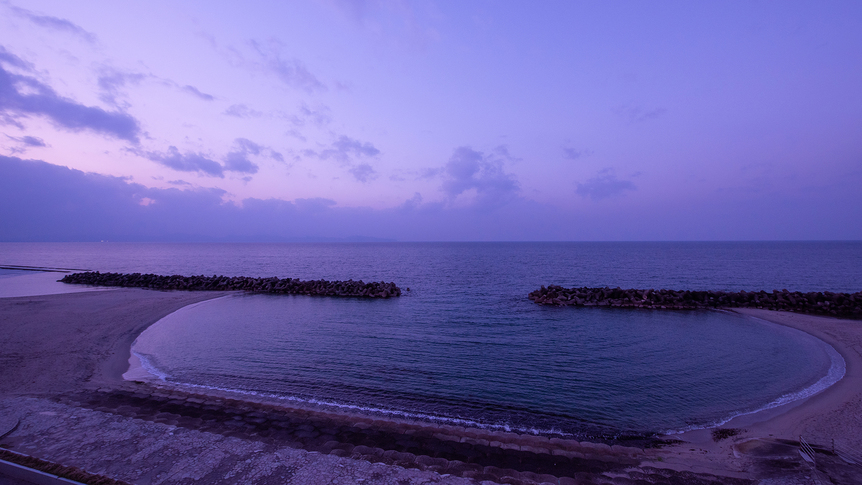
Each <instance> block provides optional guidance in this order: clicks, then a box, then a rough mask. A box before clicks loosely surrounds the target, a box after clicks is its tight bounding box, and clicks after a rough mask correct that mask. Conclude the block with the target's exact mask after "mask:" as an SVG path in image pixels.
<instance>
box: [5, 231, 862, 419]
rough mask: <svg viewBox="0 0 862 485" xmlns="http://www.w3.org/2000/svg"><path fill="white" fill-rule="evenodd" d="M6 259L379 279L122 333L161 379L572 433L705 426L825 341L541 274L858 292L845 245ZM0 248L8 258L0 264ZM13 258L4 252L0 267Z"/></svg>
mask: <svg viewBox="0 0 862 485" xmlns="http://www.w3.org/2000/svg"><path fill="white" fill-rule="evenodd" d="M0 249H2V250H4V251H5V254H4V259H6V261H0V262H2V263H5V264H31V265H45V266H60V267H85V268H91V269H97V270H101V271H123V272H132V271H139V272H153V273H162V274H171V273H178V274H207V275H212V274H225V275H247V276H278V277H282V278H283V277H295V278H296V277H298V278H302V279H318V278H325V279H348V278H352V279H365V280H366V281H370V280H376V281H380V280H385V281H395V282H396V283H397V284H398V285H399V286H401V287H402V288H407V287H409V288H410V291H409V292H405V295H404V296H403V297H401V298H397V299H390V300H365V299H333V298H315V297H301V296H268V295H247V296H234V297H228V298H223V299H219V300H214V301H210V302H205V303H202V304H199V305H195V306H193V307H187V308H185V309H182V310H180V311H179V312H176V313H175V314H172V315H171V316H169V317H168V318H166V319H164V320H162V321H161V322H159V323H157V324H156V325H154V326H152V327H150V329H148V330H147V331H145V332H144V334H142V335H141V337H140V338H139V339H138V342H137V343H136V344H135V347H134V350H135V351H136V352H138V353H140V354H141V355H143V356H144V357H145V358H146V359H147V360H148V361H149V362H150V363H151V364H152V365H154V366H155V368H156V369H157V371H159V372H162V373H164V374H165V375H166V376H167V378H168V379H170V380H174V381H178V382H184V383H191V384H198V385H207V386H213V387H226V388H233V389H243V390H248V391H255V392H267V393H275V394H279V395H282V396H285V397H289V398H295V399H306V400H312V401H326V402H329V403H332V404H337V405H340V406H358V407H362V408H373V409H377V410H384V411H386V412H395V413H409V414H413V415H419V416H424V417H426V418H429V419H456V420H457V419H460V420H467V421H475V422H478V423H482V424H484V425H505V426H509V427H513V428H525V429H530V428H534V429H541V430H551V429H553V430H556V431H562V432H573V433H581V434H590V433H602V434H614V433H617V432H621V431H622V432H636V433H641V432H653V431H664V430H670V429H683V428H686V427H688V426H692V425H694V426H697V425H707V424H710V423H714V422H717V421H721V420H723V419H726V418H727V417H729V416H731V415H733V414H735V413H738V412H742V411H751V410H755V409H758V408H761V407H763V406H766V405H768V404H769V403H770V402H773V401H775V400H776V399H780V398H781V397H782V396H786V395H788V394H792V393H794V392H797V391H800V390H803V389H805V388H807V387H809V386H811V385H812V384H814V383H815V382H817V381H818V380H819V379H820V378H822V377H823V376H824V375H825V374H826V372H827V369H829V368H830V366H831V365H832V364H833V360H832V359H831V357H830V355H829V353H828V350H829V349H828V348H826V347H825V346H824V345H823V344H822V343H820V342H819V341H816V340H814V339H812V338H810V337H807V336H805V335H804V334H800V333H799V332H796V331H792V330H789V329H786V328H783V327H779V326H774V325H768V324H763V323H761V322H756V321H754V320H751V319H747V318H742V317H738V316H735V315H730V314H723V313H720V312H711V311H700V312H697V311H689V312H660V311H651V310H623V309H597V308H581V309H576V308H550V307H542V306H538V305H535V304H533V303H532V302H530V301H529V300H527V298H526V295H527V294H528V293H529V292H530V291H532V290H534V289H536V288H538V287H539V286H540V285H543V284H545V285H547V284H560V285H563V286H605V285H607V286H611V287H615V286H621V287H623V288H628V287H633V288H673V289H713V290H741V289H745V290H762V289H763V290H767V291H771V290H772V289H783V288H787V289H789V290H799V291H812V290H818V291H821V290H830V291H859V289H862V244H860V243H464V244H459V243H436V244H411V243H380V244H378V243H365V244H102V245H100V244H90V245H87V244H81V245H74V244H67V245H63V244H60V245H29V246H28V245H17V246H16V245H9V244H6V245H0ZM10 255H11V257H9V256H10ZM9 259H11V260H9Z"/></svg>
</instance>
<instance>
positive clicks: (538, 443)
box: [0, 289, 862, 483]
mask: <svg viewBox="0 0 862 485" xmlns="http://www.w3.org/2000/svg"><path fill="white" fill-rule="evenodd" d="M223 295H224V293H216V294H206V293H182V292H161V291H147V290H141V289H118V290H115V291H111V292H86V293H77V294H66V295H49V296H34V297H20V298H3V299H0V330H2V333H0V339H2V341H0V342H2V345H3V346H4V347H5V348H7V349H14V354H11V358H12V360H8V359H7V361H6V362H4V364H5V366H4V379H2V380H0V411H3V412H10V411H11V412H13V413H18V414H19V415H20V416H21V418H22V422H23V423H24V424H25V425H24V426H21V427H20V428H19V430H18V431H16V432H15V433H13V434H12V435H11V436H9V437H7V438H5V439H4V441H3V444H4V446H5V445H7V444H9V443H11V446H16V447H24V448H23V449H27V450H30V454H32V455H34V456H39V457H41V458H45V459H52V458H53V459H55V460H58V461H61V462H63V463H64V464H66V463H67V464H70V465H75V466H80V467H82V468H85V469H89V470H95V471H99V472H100V473H102V472H104V474H106V475H108V476H116V477H119V478H123V479H126V480H131V481H138V480H140V477H141V476H142V475H135V473H147V470H150V469H151V468H152V466H153V465H152V463H158V462H159V460H165V461H167V462H172V461H171V460H173V461H174V462H175V461H176V460H178V459H185V458H183V457H194V456H197V451H195V450H196V449H197V448H194V447H191V448H189V445H188V443H193V442H197V441H196V440H201V439H206V440H211V439H215V438H211V437H215V436H220V435H218V433H219V432H222V433H228V435H229V436H231V439H236V440H239V441H230V442H225V443H233V444H230V445H229V446H230V447H233V448H231V449H235V448H236V446H238V445H237V443H257V442H259V440H261V439H264V438H261V437H260V436H259V433H267V432H268V431H266V428H259V427H256V426H258V425H257V424H255V423H256V421H255V420H258V419H267V418H266V417H264V418H260V417H259V416H260V414H261V413H265V412H272V411H267V409H273V408H268V407H267V406H268V405H266V404H260V402H261V401H260V400H257V399H247V400H244V401H233V402H234V403H237V404H232V405H235V406H248V407H249V409H248V410H247V411H243V413H245V414H244V416H245V418H244V419H247V421H243V422H244V423H245V424H244V426H248V429H249V430H250V431H249V432H248V433H247V434H242V433H240V434H235V433H236V432H234V431H218V428H216V429H215V431H213V432H214V433H216V434H206V433H204V434H205V435H206V436H204V435H202V434H201V433H200V432H197V431H195V430H196V429H198V428H199V427H200V426H202V425H201V424H196V423H201V421H200V419H201V418H199V417H194V414H191V415H176V414H171V413H173V412H174V411H170V412H167V413H164V412H160V411H159V410H158V407H156V408H154V409H156V410H155V411H149V412H150V413H151V414H149V415H144V416H145V417H144V418H143V420H141V419H130V418H135V415H129V414H124V413H125V412H126V411H125V410H127V409H129V403H131V404H135V403H143V404H142V405H150V406H156V405H157V403H158V402H160V401H157V400H153V399H155V398H154V396H156V394H157V393H161V394H162V395H163V396H164V397H163V398H160V399H163V401H161V402H164V403H166V405H170V406H180V407H182V406H185V407H182V409H188V410H189V411H180V408H176V409H177V411H178V412H181V413H183V412H190V413H194V412H197V413H201V412H202V411H200V410H199V411H194V410H193V407H194V406H201V404H198V403H201V402H204V401H202V399H207V398H206V397H200V396H197V397H195V396H188V395H186V396H182V395H180V394H177V393H174V392H173V391H170V390H167V391H159V390H158V389H156V390H154V391H153V390H148V389H151V388H150V387H149V386H145V385H136V384H132V383H129V382H128V381H124V380H123V379H122V374H123V373H124V371H126V370H127V369H128V358H129V356H130V355H131V352H130V351H131V345H132V343H133V342H134V340H135V339H136V338H137V336H138V335H139V334H140V333H141V332H142V331H143V330H144V329H146V328H147V327H149V326H150V325H152V324H153V323H155V322H156V321H158V320H160V319H161V318H163V317H164V316H165V315H167V314H170V313H172V312H173V311H176V310H178V309H180V308H183V307H185V306H187V305H189V304H193V303H196V302H200V301H203V300H208V299H211V298H215V297H218V296H223ZM736 311H737V312H740V313H744V314H750V315H752V316H755V317H758V318H762V319H764V320H768V321H771V322H773V323H779V324H782V325H787V326H791V327H794V328H797V329H799V330H802V331H805V332H806V333H809V334H811V335H813V336H814V337H816V338H819V339H820V340H823V341H825V342H826V343H828V344H830V345H831V346H832V347H833V348H835V349H836V351H838V352H839V353H840V354H841V355H842V357H843V358H844V359H845V362H846V373H845V377H844V378H843V379H841V380H840V381H838V382H837V383H836V384H834V385H832V386H830V387H829V388H827V389H825V390H824V391H823V392H820V393H818V394H816V395H814V396H810V397H807V398H805V399H802V400H800V401H796V402H794V403H790V404H787V405H784V406H780V407H778V408H774V409H770V410H767V411H764V412H761V413H756V414H754V415H749V416H740V417H738V418H735V419H734V420H732V421H731V422H728V423H726V425H725V426H726V427H730V426H732V427H738V428H740V431H739V433H738V434H737V435H736V436H733V437H732V438H731V439H722V440H718V441H716V440H715V439H714V437H713V436H712V430H709V429H705V430H696V431H691V432H689V433H685V434H683V435H675V436H674V437H673V438H674V439H681V440H683V443H681V444H679V445H676V446H667V447H665V448H660V449H646V450H637V449H633V448H624V447H623V448H621V447H617V446H613V447H608V446H607V445H601V444H590V443H586V442H582V443H578V442H574V441H567V440H559V439H551V440H548V438H544V437H532V436H523V435H515V434H513V433H500V432H484V433H482V434H477V433H475V432H474V431H473V430H471V429H467V428H463V427H457V426H432V427H427V426H426V427H424V428H422V429H423V430H424V431H422V432H423V433H431V434H429V435H428V436H429V438H428V439H429V440H431V438H430V436H431V435H432V434H433V435H434V436H435V438H433V439H434V440H437V441H433V440H432V441H433V442H434V443H442V445H441V446H453V445H452V444H454V445H457V446H461V447H467V446H469V447H473V446H476V447H480V448H481V449H482V450H490V451H488V453H496V455H493V456H499V457H501V458H500V459H502V457H504V456H508V455H506V453H508V452H512V453H520V454H519V455H518V456H520V457H522V458H523V459H526V460H528V461H529V460H536V461H535V463H550V462H547V461H543V460H547V458H543V457H551V456H553V457H561V458H559V459H563V458H565V459H566V460H571V463H573V465H572V466H580V465H576V464H577V463H584V464H601V463H605V464H606V465H602V466H607V467H611V468H613V470H616V471H615V472H614V473H624V470H627V469H634V470H640V471H644V470H646V471H649V470H655V469H664V470H676V471H678V472H680V473H683V474H684V473H696V474H697V473H700V474H703V473H706V474H710V475H712V476H715V475H718V476H721V477H735V478H746V479H751V478H758V477H768V476H777V475H775V474H781V473H788V472H787V470H786V469H775V468H772V469H770V468H763V467H764V466H766V465H768V463H767V462H764V461H763V460H764V458H763V457H761V456H757V455H756V454H746V451H745V450H747V449H748V448H746V447H745V446H748V445H749V444H750V443H751V442H754V441H758V440H759V441H765V440H785V441H792V440H795V439H798V436H799V435H804V436H805V437H806V438H807V439H808V440H809V441H810V442H811V443H812V444H813V445H818V444H819V445H821V446H828V444H829V443H830V440H831V439H832V438H837V439H839V440H843V442H844V443H846V445H847V446H848V447H850V448H855V449H860V445H862V442H860V441H862V434H860V433H858V430H859V429H862V374H860V371H862V324H860V322H858V321H850V320H838V319H833V318H826V317H816V316H811V315H800V314H794V313H779V312H770V311H765V310H744V311H740V310H736ZM46 335H48V336H50V338H45V336H46ZM97 387H101V388H102V389H103V390H104V391H105V393H106V394H105V396H106V398H105V399H107V400H106V401H104V402H103V403H102V406H101V407H94V408H87V406H88V404H87V402H88V401H87V400H88V399H91V398H92V397H93V396H94V395H95V394H100V393H97V392H94V391H91V390H88V389H94V388H97ZM111 389H129V391H127V392H126V394H124V395H116V394H115V393H113V391H111ZM70 395H81V396H83V397H82V399H83V401H80V402H72V401H68V400H67V401H63V399H66V398H64V396H70ZM123 396H125V397H123ZM138 396H150V397H138ZM45 398H48V399H45ZM57 399H59V400H60V402H59V403H58V402H57ZM123 399H125V401H123ZM232 399H236V398H232ZM112 400H113V401H112ZM148 400H149V401H148ZM223 400H224V399H223ZM174 402H177V403H180V404H170V403H174ZM112 403H114V404H112ZM147 403H150V404H147ZM255 403H257V404H255ZM112 406H113V407H112ZM132 407H134V406H132ZM90 409H92V410H93V411H91V410H90ZM194 409H198V408H194ZM94 411H98V412H95V413H94ZM275 412H285V411H275ZM303 413H305V414H303ZM67 415H68V417H64V416H67ZM162 415H164V417H161V416H162ZM296 415H297V416H308V419H316V418H314V416H320V415H321V413H318V414H314V413H310V412H308V411H302V410H299V411H296ZM146 416H149V417H146ZM82 419H83V420H85V421H86V422H87V423H90V424H87V425H86V427H83V428H82V427H81V426H79V425H78V424H77V423H79V422H82V421H80V420H82ZM338 419H342V420H344V419H347V420H353V421H356V423H359V424H355V425H352V426H353V427H354V428H356V427H357V426H360V424H361V422H364V423H365V424H362V425H361V426H360V427H361V428H363V429H370V430H378V431H379V432H381V433H384V434H385V433H390V434H391V433H395V434H392V436H400V435H398V434H397V433H402V434H404V433H406V432H407V431H409V429H418V428H409V426H411V425H410V424H409V423H407V422H405V421H403V420H399V419H391V420H387V419H376V418H375V419H370V418H358V417H356V416H348V415H346V414H345V415H343V416H342V417H339V418H338ZM360 419H366V420H368V421H360ZM87 420H89V421H87ZM108 423H112V424H110V425H109V424H108ZM728 425H729V426H728ZM114 430H119V431H114ZM123 430H130V431H123ZM184 430H185V431H184ZM405 430H407V431H405ZM189 433H191V434H189ZM194 433H197V434H194ZM438 435H439V437H437V436H438ZM857 435H859V436H857ZM381 436H383V435H381ZM141 437H144V438H145V439H148V440H155V441H151V443H153V444H152V448H151V450H153V451H148V453H156V454H157V456H158V458H155V456H156V455H152V456H151V455H147V456H151V457H150V458H147V459H146V460H145V461H138V462H135V461H132V462H127V461H125V458H124V459H122V460H121V459H119V457H117V456H109V455H106V454H105V453H104V449H105V448H104V447H105V446H107V447H108V448H110V447H112V446H115V447H117V449H121V448H122V447H121V445H122V446H127V447H129V446H131V447H132V448H129V449H132V450H133V449H135V448H134V447H135V446H137V445H136V444H135V443H136V442H137V440H138V439H141ZM266 439H270V438H266ZM272 439H275V438H272ZM381 439H382V438H381ZM492 439H493V440H496V441H493V442H492ZM90 440H96V441H98V443H99V446H98V448H88V447H87V446H86V445H85V443H88V442H89V441H90ZM129 440H131V441H129ZM243 440H245V441H243ZM256 440H257V441H256ZM453 440H455V441H453ZM483 440H484V441H483ZM266 442H267V443H270V442H271V443H274V445H273V446H280V448H278V450H281V451H279V452H278V453H280V454H276V455H271V456H277V457H280V458H278V459H279V460H281V461H283V460H284V458H283V457H284V456H287V455H286V454H291V455H290V456H295V457H300V456H302V457H309V456H312V455H309V454H304V453H306V451H303V450H302V448H301V447H300V448H295V447H293V445H290V444H289V442H288V441H266ZM218 443H221V441H218V442H216V441H213V442H212V446H221V445H220V444H218ZM380 443H381V444H380V445H379V446H380V448H369V447H364V448H362V447H359V446H357V447H356V448H355V449H354V448H352V447H351V448H350V449H351V450H354V451H353V452H352V453H353V455H350V452H347V453H348V454H347V455H343V454H337V456H348V457H349V456H354V458H356V457H359V458H361V460H366V463H367V461H377V462H383V463H393V461H392V459H391V458H387V457H392V456H397V457H399V458H398V459H399V460H400V459H404V460H408V461H409V462H410V463H411V464H412V465H411V466H414V467H420V468H419V469H420V470H426V469H427V470H428V472H427V473H430V472H431V470H434V471H439V472H440V473H448V471H447V470H450V468H451V467H453V466H456V463H455V461H451V459H450V461H448V462H447V461H446V460H444V459H442V458H430V457H424V456H423V457H422V458H423V460H425V461H423V462H422V463H424V464H420V463H419V462H418V461H417V460H418V459H419V457H418V454H417V455H411V454H410V453H406V454H405V453H400V452H399V453H400V454H399V453H396V454H395V455H392V454H388V455H387V454H386V453H389V451H386V452H385V453H384V451H385V450H384V449H381V448H385V446H384V445H383V444H382V443H383V442H380ZM447 443H451V444H447ZM459 443H460V444H459ZM473 443H478V444H476V445H474V444H473ZM494 443H496V444H494ZM225 446H228V445H225ZM255 446H257V445H255ZM267 446H269V445H267ZM285 446H286V447H285ZM302 446H312V447H313V446H318V445H313V444H309V445H302ZM320 446H322V445H320ZM435 446H436V445H435ZM489 446H490V447H489ZM241 448H242V447H241ZM19 449H20V448H19ZM242 449H246V448H242ZM255 449H256V448H255ZM305 449H306V450H309V448H305ZM314 449H316V448H314ZM470 449H473V448H470ZM183 450H186V451H183ZM389 450H390V451H393V450H392V449H389ZM331 451H332V453H333V454H334V453H335V451H336V450H331ZM342 451H343V450H342ZM224 452H225V453H229V450H228V449H227V448H225V451H224ZM237 453H240V455H239V456H241V457H242V460H246V459H254V460H260V459H262V458H260V456H263V455H258V454H256V453H258V452H257V451H252V449H251V448H249V451H247V452H237ZM242 453H248V454H245V455H243V454H242ZM323 453H329V452H323ZM333 454H329V455H327V454H323V455H315V456H318V457H321V458H313V459H314V460H318V461H316V462H315V463H321V466H324V465H323V464H324V463H326V464H327V465H325V466H326V467H330V468H326V469H327V470H332V469H334V468H335V467H336V466H342V465H344V466H350V467H361V466H364V465H362V462H361V460H351V459H349V458H337V460H347V461H332V460H336V458H335V456H333ZM268 456H269V455H268ZM489 456H491V455H489ZM127 458H129V457H127ZM324 458H325V459H324ZM426 458H427V459H426ZM767 458H769V457H767ZM129 459H131V458H129ZM189 459H192V458H189ZM291 459H292V460H294V458H291ZM308 459H309V458H301V460H308ZM489 459H490V458H489ZM494 459H495V460H496V459H497V458H494ZM555 459H557V458H555ZM770 459H771V458H770ZM782 459H786V460H795V461H793V462H792V463H802V465H804V463H803V462H802V461H801V459H800V458H799V455H798V454H796V452H795V451H794V453H793V455H792V456H790V457H787V458H782ZM153 460H155V461H153ZM295 460H300V458H295ZM387 460H388V461H387ZM411 460H412V461H411ZM434 460H437V461H434ZM440 460H442V461H440ZM464 461H466V460H464ZM773 461H774V460H773ZM293 463H307V461H304V462H303V461H294V462H293ZM336 463H339V465H336ZM395 463H396V464H401V463H402V462H400V461H397V460H396V461H395ZM435 463H436V464H435ZM489 463H492V462H489ZM493 463H496V462H493ZM501 463H502V462H501ZM765 463H766V464H765ZM207 466H209V465H207ZM303 466H304V465H303ZM402 466H403V465H402ZM458 466H461V465H458ZM531 466H532V465H531ZM536 466H538V465H536ZM542 466H545V465H542ZM584 466H586V465H584ZM620 466H623V468H619V467H620ZM794 466H797V467H798V466H800V465H794ZM820 466H822V465H820ZM429 467H431V468H429ZM434 467H437V468H434ZM441 467H443V468H441ZM626 467H628V468H626ZM631 467H635V468H631ZM217 468H218V467H217V465H212V468H210V470H212V471H214V472H215V471H216V470H217ZM396 468H397V467H396ZM480 468H481V467H480ZM452 469H453V470H454V468H452ZM393 470H395V469H394V468H393ZM402 470H403V469H402ZM465 470H467V469H465ZM473 470H474V471H472V472H471V471H470V470H467V471H463V472H459V473H462V474H461V475H455V476H453V477H451V479H452V480H455V478H456V476H461V477H465V478H466V477H470V476H473V477H475V476H483V477H488V479H489V480H495V479H494V478H493V477H498V476H502V475H500V474H499V473H502V472H501V471H500V468H497V467H496V466H491V465H488V466H486V469H485V470H484V471H482V470H481V469H480V470H479V471H476V469H475V468H474V469H473ZM534 470H535V469H534ZM796 470H797V471H799V473H803V472H804V470H803V469H801V468H797V469H796ZM412 471H413V472H416V473H418V471H417V470H415V469H413V470H412ZM498 472H499V473H498ZM392 473H395V471H392ZM398 473H401V472H398ZM404 473H406V472H404ZM422 473H426V472H422ZM452 473H454V472H452ZM471 473H473V475H470V474H471ZM495 473H496V474H497V475H495ZM507 473H508V472H507ZM518 473H520V475H518V476H520V477H536V476H538V475H537V473H539V472H538V471H536V472H532V471H527V470H525V469H522V471H520V472H518ZM591 473H593V472H591ZM595 473H599V472H595ZM639 473H640V472H639ZM221 476H224V475H221ZM368 476H370V472H369V475H368ZM437 476H438V477H439V475H437ZM568 476H570V475H568ZM683 476H688V475H683ZM526 479H527V478H524V481H522V482H523V483H534V482H531V481H526ZM446 480H447V481H449V479H446ZM458 480H460V478H458ZM177 483H179V482H177ZM451 483H454V481H452V482H451Z"/></svg>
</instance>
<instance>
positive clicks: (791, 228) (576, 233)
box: [0, 152, 862, 242]
mask: <svg viewBox="0 0 862 485" xmlns="http://www.w3.org/2000/svg"><path fill="white" fill-rule="evenodd" d="M477 157H478V155H477V154H476V153H475V152H474V153H470V152H463V153H456V155H455V156H453V160H455V162H456V165H458V164H465V165H467V168H466V169H463V167H459V168H461V169H462V171H461V172H459V173H460V180H472V179H473V178H474V177H475V176H476V174H477V173H480V174H481V172H482V169H481V168H478V169H477V168H476V164H481V160H482V158H481V157H479V158H477ZM491 172H492V175H494V176H492V177H491V180H497V179H495V178H494V177H496V176H497V175H495V174H494V171H493V169H492V170H491ZM456 180H459V179H456ZM497 181H498V182H499V180H497ZM224 195H225V192H224V191H222V190H219V189H212V188H189V189H179V188H170V189H161V188H149V187H145V186H143V185H140V184H137V183H134V182H131V181H129V180H126V179H123V178H119V177H111V176H106V175H100V174H95V173H85V172H82V171H79V170H74V169H69V168H66V167H60V166H56V165H52V164H49V163H46V162H43V161H40V160H24V159H20V158H16V157H4V156H0V241H7V242H10V241H101V240H109V241H164V242H185V241H201V242H205V241H232V242H278V241H292V240H356V239H359V240H363V239H364V240H398V241H595V240H752V239H754V240H757V239H778V240H793V239H862V230H860V228H859V225H858V224H856V223H855V222H856V221H858V220H860V218H862V204H857V205H856V206H855V207H848V208H847V210H846V211H842V212H835V211H832V212H830V213H826V212H822V206H829V205H830V204H833V203H834V201H832V200H822V201H819V204H820V206H821V207H818V206H817V205H816V204H815V205H811V206H803V207H792V208H791V207H787V206H784V205H783V202H784V201H773V200H771V198H770V197H756V198H752V199H751V200H749V201H747V202H746V203H745V206H746V207H745V208H744V209H745V210H741V209H742V208H740V207H737V206H726V205H723V204H722V205H718V206H716V205H711V204H701V205H697V206H691V207H667V208H664V209H665V213H664V214H656V213H655V211H656V208H655V207H647V208H644V209H643V210H642V211H639V212H631V211H630V210H629V209H627V208H622V209H617V210H612V211H601V212H590V213H578V212H567V211H563V210H560V209H558V208H555V207H553V206H549V205H543V204H539V203H536V202H533V201H529V200H526V199H523V198H520V197H513V198H510V199H508V200H507V201H506V202H505V203H503V204H498V205H496V206H488V205H487V204H486V205H482V204H477V205H471V206H466V207H457V206H451V205H445V204H440V203H423V202H422V197H421V195H419V194H416V195H415V196H414V197H413V198H411V199H409V200H407V201H405V202H404V203H403V204H401V205H399V206H398V207H395V208H391V209H371V208H367V207H340V206H338V205H337V204H336V203H335V202H334V201H332V200H330V199H326V198H312V199H295V200H293V201H286V200H278V199H256V198H246V199H244V200H242V202H241V203H235V202H232V201H226V200H225V199H224ZM814 202H817V201H814ZM729 213H733V214H738V215H737V216H736V217H734V218H732V223H731V224H727V223H721V222H720V221H724V220H728V214H729ZM717 221H719V222H717ZM608 234H610V235H612V237H608ZM728 235H729V236H728ZM770 235H777V237H769V236H770Z"/></svg>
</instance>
